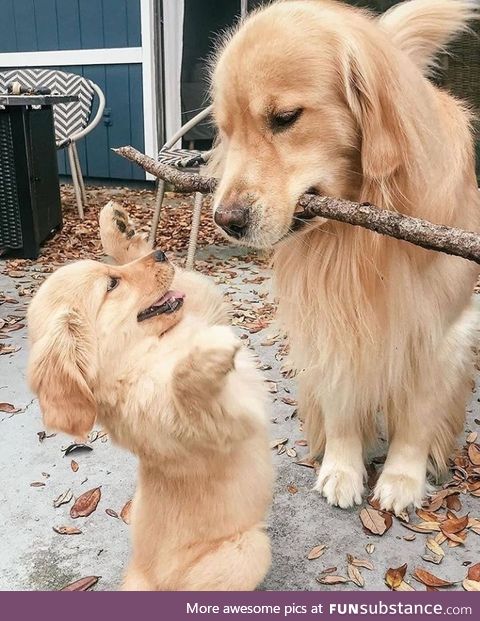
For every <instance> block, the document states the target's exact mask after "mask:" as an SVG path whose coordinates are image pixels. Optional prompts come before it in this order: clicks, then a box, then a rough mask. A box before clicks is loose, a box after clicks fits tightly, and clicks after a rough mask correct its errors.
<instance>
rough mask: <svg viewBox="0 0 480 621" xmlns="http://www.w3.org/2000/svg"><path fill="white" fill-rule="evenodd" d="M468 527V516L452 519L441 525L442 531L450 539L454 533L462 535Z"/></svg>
mask: <svg viewBox="0 0 480 621" xmlns="http://www.w3.org/2000/svg"><path fill="white" fill-rule="evenodd" d="M467 526H468V514H467V515H464V516H463V517H450V518H449V519H447V520H445V521H444V522H441V523H440V530H441V531H442V533H443V534H444V535H445V536H446V537H448V536H449V535H451V534H454V533H460V532H461V531H462V530H464V529H465V528H467Z"/></svg>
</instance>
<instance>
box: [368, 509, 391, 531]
mask: <svg viewBox="0 0 480 621" xmlns="http://www.w3.org/2000/svg"><path fill="white" fill-rule="evenodd" d="M388 517H390V520H388ZM360 520H361V521H362V524H363V525H364V527H365V528H366V529H367V530H368V531H369V532H371V533H372V534H373V535H383V534H384V533H386V531H387V530H388V529H389V528H390V526H391V525H392V519H391V516H388V514H385V513H382V512H381V511H378V510H377V509H374V508H373V507H364V508H363V509H362V510H361V511H360Z"/></svg>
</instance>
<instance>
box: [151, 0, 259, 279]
mask: <svg viewBox="0 0 480 621" xmlns="http://www.w3.org/2000/svg"><path fill="white" fill-rule="evenodd" d="M247 13H248V0H240V17H241V19H244V18H245V17H246V15H247ZM211 111H212V106H208V107H206V108H205V109H204V110H202V111H201V112H199V113H198V114H197V115H195V116H194V117H193V118H191V119H190V120H189V121H188V123H185V125H183V126H182V127H181V128H180V129H179V130H178V132H177V133H176V134H175V135H174V136H172V137H171V138H170V140H168V141H167V142H166V143H165V144H164V145H163V147H162V148H161V149H160V153H159V154H158V161H159V162H160V163H162V164H169V165H170V166H175V167H176V168H199V169H200V170H201V167H202V166H203V165H204V164H206V163H207V161H208V157H209V154H210V151H207V152H202V151H196V150H190V149H178V148H174V147H175V145H176V144H177V142H178V141H179V140H180V139H181V138H182V137H183V136H184V135H185V134H186V133H187V132H188V131H189V130H190V129H192V127H195V126H196V125H198V124H199V123H201V122H202V121H203V120H204V119H206V118H207V117H208V116H209V115H210V113H211ZM164 195H165V181H163V180H162V179H159V180H158V187H157V194H156V198H155V211H154V214H153V218H152V226H151V229H150V234H149V236H148V241H149V243H150V245H151V246H152V247H153V245H154V244H155V239H156V236H157V230H158V225H159V222H160V214H161V210H162V205H163V198H164ZM202 207H203V194H200V192H196V193H195V198H194V202H193V214H192V228H191V230H190V239H189V242H188V250H187V259H186V262H185V267H186V268H187V269H193V267H194V263H195V252H196V249H197V240H198V231H199V229H200V217H201V215H202Z"/></svg>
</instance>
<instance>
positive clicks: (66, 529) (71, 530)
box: [53, 526, 82, 535]
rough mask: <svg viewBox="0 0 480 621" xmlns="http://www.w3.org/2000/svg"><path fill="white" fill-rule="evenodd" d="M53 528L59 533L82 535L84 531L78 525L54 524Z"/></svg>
mask: <svg viewBox="0 0 480 621" xmlns="http://www.w3.org/2000/svg"><path fill="white" fill-rule="evenodd" d="M53 530H54V531H55V532H56V533H58V534H59V535H81V534H82V531H81V530H80V529H79V528H77V527H76V526H54V527H53Z"/></svg>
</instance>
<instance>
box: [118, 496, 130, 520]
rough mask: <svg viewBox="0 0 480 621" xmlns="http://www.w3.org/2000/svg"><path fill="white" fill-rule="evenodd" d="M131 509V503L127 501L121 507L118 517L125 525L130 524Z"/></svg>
mask: <svg viewBox="0 0 480 621" xmlns="http://www.w3.org/2000/svg"><path fill="white" fill-rule="evenodd" d="M131 509H132V501H131V500H129V501H127V502H126V503H125V505H124V506H123V509H122V510H121V511H120V517H121V518H122V520H123V521H124V522H125V524H130V511H131Z"/></svg>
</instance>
